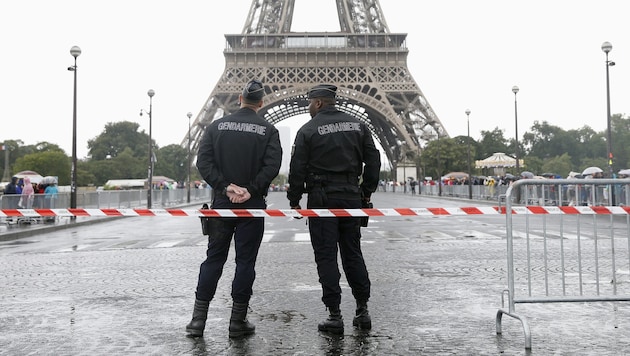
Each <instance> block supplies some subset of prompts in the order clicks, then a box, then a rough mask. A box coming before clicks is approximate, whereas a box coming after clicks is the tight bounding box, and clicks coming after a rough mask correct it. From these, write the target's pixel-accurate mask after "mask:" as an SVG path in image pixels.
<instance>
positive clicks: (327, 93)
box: [308, 84, 337, 99]
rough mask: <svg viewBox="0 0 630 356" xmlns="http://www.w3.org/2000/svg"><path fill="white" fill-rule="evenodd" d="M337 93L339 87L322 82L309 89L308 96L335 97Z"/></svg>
mask: <svg viewBox="0 0 630 356" xmlns="http://www.w3.org/2000/svg"><path fill="white" fill-rule="evenodd" d="M336 95H337V87H336V86H334V85H331V84H320V85H318V86H315V87H313V88H311V90H309V91H308V98H309V99H314V98H334V97H335V96H336Z"/></svg>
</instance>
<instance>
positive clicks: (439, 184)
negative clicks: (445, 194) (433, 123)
mask: <svg viewBox="0 0 630 356" xmlns="http://www.w3.org/2000/svg"><path fill="white" fill-rule="evenodd" d="M435 132H436V133H437V146H438V147H437V170H438V196H440V197H441V196H442V167H440V129H436V130H435Z"/></svg>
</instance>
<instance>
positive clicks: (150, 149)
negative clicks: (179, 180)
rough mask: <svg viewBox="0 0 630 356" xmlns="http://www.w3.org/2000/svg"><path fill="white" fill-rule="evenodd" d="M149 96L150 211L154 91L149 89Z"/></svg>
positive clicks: (148, 193) (148, 192)
mask: <svg viewBox="0 0 630 356" xmlns="http://www.w3.org/2000/svg"><path fill="white" fill-rule="evenodd" d="M147 95H148V96H149V177H148V183H149V189H148V190H147V209H151V190H153V142H152V141H153V139H152V138H151V136H152V132H151V129H152V127H151V126H152V119H153V95H155V90H153V89H149V91H148V92H147ZM140 113H141V114H142V112H140Z"/></svg>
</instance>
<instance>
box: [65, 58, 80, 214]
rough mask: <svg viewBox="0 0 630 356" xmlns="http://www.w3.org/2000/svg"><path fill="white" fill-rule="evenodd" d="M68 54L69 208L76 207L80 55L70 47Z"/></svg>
mask: <svg viewBox="0 0 630 356" xmlns="http://www.w3.org/2000/svg"><path fill="white" fill-rule="evenodd" d="M70 54H71V55H72V57H74V65H73V66H71V67H68V70H69V71H71V72H74V98H73V104H72V167H71V169H70V208H71V209H76V207H77V57H78V56H79V55H80V54H81V48H79V46H72V48H70Z"/></svg>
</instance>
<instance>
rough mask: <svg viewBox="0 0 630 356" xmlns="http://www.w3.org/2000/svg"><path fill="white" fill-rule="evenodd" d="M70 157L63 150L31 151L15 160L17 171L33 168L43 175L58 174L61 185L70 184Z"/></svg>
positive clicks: (32, 169)
mask: <svg viewBox="0 0 630 356" xmlns="http://www.w3.org/2000/svg"><path fill="white" fill-rule="evenodd" d="M70 167H71V162H70V158H69V157H68V156H66V155H65V154H64V153H63V151H46V152H38V153H30V154H27V155H25V156H23V157H20V158H18V159H17V160H16V161H15V164H14V167H13V169H14V170H15V172H20V171H25V170H31V171H35V172H37V173H39V174H41V175H42V176H56V177H58V179H59V185H69V184H70ZM77 172H78V171H77Z"/></svg>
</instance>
